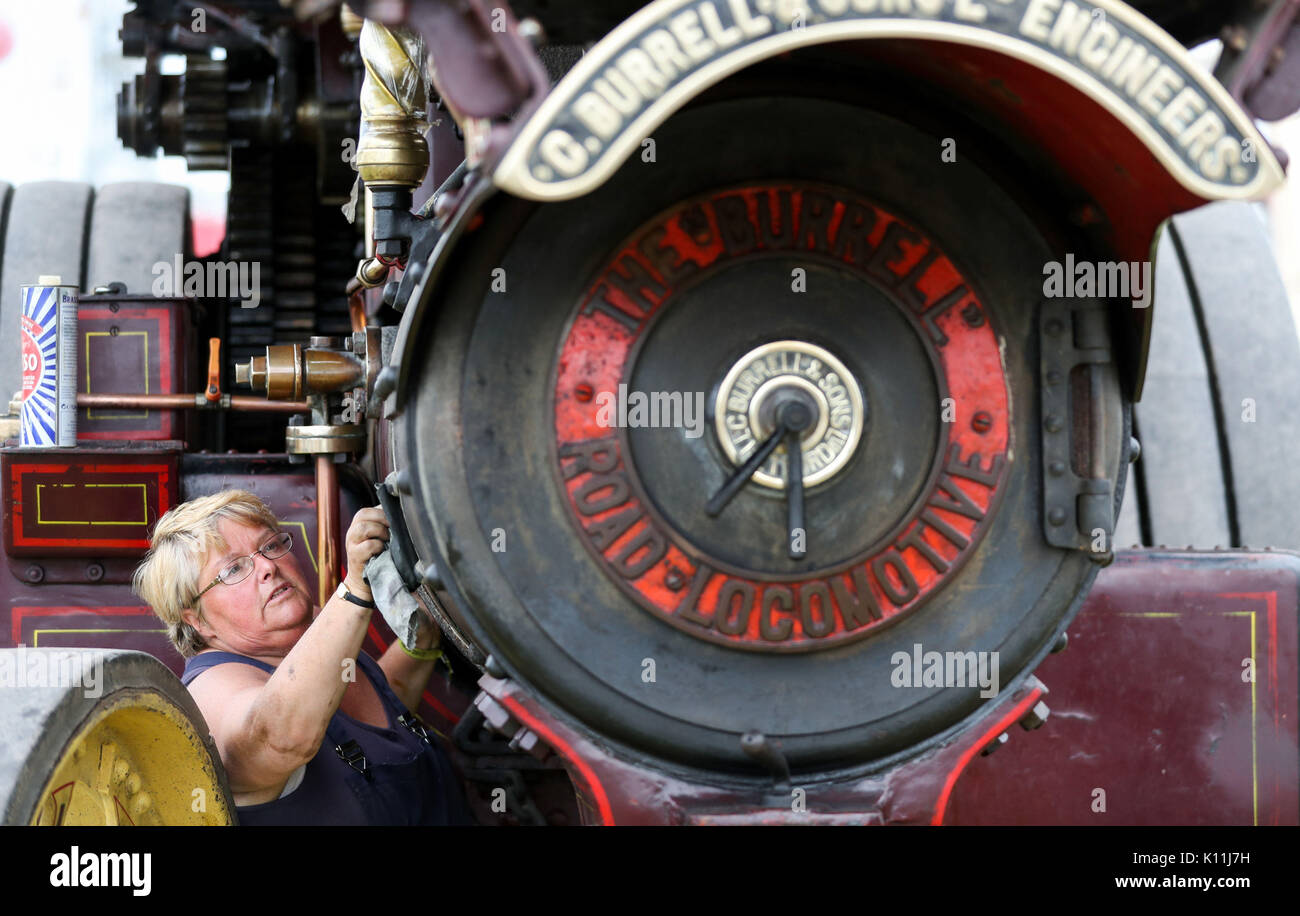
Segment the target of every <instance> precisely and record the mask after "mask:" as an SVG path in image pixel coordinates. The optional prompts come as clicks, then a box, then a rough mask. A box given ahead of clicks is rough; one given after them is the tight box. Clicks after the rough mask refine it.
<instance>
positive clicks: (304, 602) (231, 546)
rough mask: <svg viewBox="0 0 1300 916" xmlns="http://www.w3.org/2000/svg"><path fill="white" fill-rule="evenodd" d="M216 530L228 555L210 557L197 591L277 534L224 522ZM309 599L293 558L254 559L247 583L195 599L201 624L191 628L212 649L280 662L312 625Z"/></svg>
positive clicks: (218, 553) (196, 621)
mask: <svg viewBox="0 0 1300 916" xmlns="http://www.w3.org/2000/svg"><path fill="white" fill-rule="evenodd" d="M217 530H218V531H219V532H221V536H222V537H223V538H224V539H225V541H226V549H225V550H224V551H214V552H212V553H210V554H209V555H208V557H207V559H206V560H205V561H204V563H203V568H202V570H201V571H200V575H199V589H200V590H202V589H203V588H206V587H207V585H208V584H209V583H211V582H212V580H213V579H215V578H216V577H217V574H218V573H219V572H221V570H222V569H224V568H225V567H226V565H227V564H229V563H230V561H231V560H234V559H236V558H238V557H242V556H247V555H249V554H253V552H254V551H255V550H257V549H258V548H259V547H262V546H263V545H265V544H266V542H267V541H268V540H270V538H271V537H272V536H273V535H274V534H275V532H274V531H271V530H270V529H268V528H262V527H252V526H249V525H243V524H239V523H238V522H232V521H229V520H227V519H222V520H221V521H220V522H218V523H217ZM310 595H311V592H310V591H309V588H308V585H307V582H306V580H305V579H304V578H303V575H302V570H301V569H299V568H298V561H297V560H296V559H295V558H294V556H293V554H292V553H287V554H285V555H284V556H282V557H278V558H276V559H274V560H268V559H267V558H266V557H264V556H262V555H261V554H253V571H252V572H251V573H249V575H248V578H246V579H244V580H243V581H242V582H236V583H235V584H234V585H226V584H225V583H224V582H223V583H219V584H218V585H216V586H214V587H213V588H212V589H211V590H210V591H208V592H207V593H206V594H205V595H204V596H203V597H202V598H200V599H199V602H198V603H199V604H200V605H201V606H202V608H203V616H202V618H197V619H192V620H191V622H192V623H194V625H195V626H196V627H197V628H198V631H199V633H201V634H202V635H203V637H204V639H206V640H207V642H208V645H209V646H211V647H213V648H215V649H221V650H223V651H227V652H237V653H239V654H240V655H252V656H259V655H262V656H273V657H279V658H283V657H284V656H285V655H286V654H288V652H289V650H290V649H292V648H293V646H294V643H296V642H297V641H298V638H299V637H300V636H302V634H303V633H304V632H305V631H306V630H307V627H308V626H309V625H310V624H311V621H312V610H313V607H314V604H313V602H312V600H311V597H310ZM189 613H192V612H189ZM189 613H187V617H188V616H189Z"/></svg>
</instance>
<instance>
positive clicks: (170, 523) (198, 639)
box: [131, 490, 279, 658]
mask: <svg viewBox="0 0 1300 916" xmlns="http://www.w3.org/2000/svg"><path fill="white" fill-rule="evenodd" d="M223 519H225V520H228V521H232V522H237V523H239V524H242V525H252V526H256V527H262V526H265V527H267V528H270V529H271V530H272V531H276V530H279V522H278V521H277V520H276V517H275V513H274V512H272V511H271V509H270V508H269V507H268V506H267V505H266V503H264V502H262V500H261V499H260V498H258V497H257V496H255V495H253V494H252V493H250V492H248V491H247V490H223V491H222V492H220V493H214V494H212V495H211V496H201V497H199V498H198V499H191V500H190V501H189V502H184V503H181V504H180V505H179V506H175V507H174V508H172V509H170V510H168V511H167V512H166V513H165V514H164V515H163V517H162V518H160V519H158V524H157V525H155V526H154V530H153V539H152V541H151V542H150V547H149V552H148V553H147V554H145V557H144V560H143V561H142V562H141V563H140V566H139V567H138V568H137V569H136V571H135V577H134V578H133V579H132V581H131V588H132V590H133V591H134V592H135V593H136V594H137V595H139V596H140V597H141V598H143V599H144V601H145V603H146V604H148V605H149V607H151V608H153V612H154V613H155V614H157V615H158V619H159V620H161V621H162V622H163V623H165V624H166V625H167V638H168V639H170V640H171V642H172V645H173V646H175V647H176V651H177V652H179V653H180V654H181V655H182V656H184V657H185V658H190V657H191V656H193V655H194V654H195V653H196V652H198V651H199V650H200V649H205V648H207V645H208V644H207V642H206V641H205V640H204V639H203V637H202V636H201V635H200V634H199V631H198V630H197V629H195V628H194V627H193V626H191V625H190V624H189V623H187V622H186V621H185V620H184V619H183V618H182V617H181V614H182V612H184V611H186V610H190V609H193V610H195V611H197V612H198V614H199V615H200V616H202V614H203V611H202V609H201V608H199V607H198V602H197V601H196V600H195V595H196V594H197V593H198V592H199V591H200V590H201V589H202V587H203V584H206V583H203V584H200V583H199V581H198V579H199V574H200V573H201V572H202V570H203V562H204V560H206V559H207V557H208V554H209V552H210V551H212V550H225V549H226V547H227V545H226V539H225V538H223V537H222V536H221V532H220V531H218V530H217V525H218V524H219V523H220V522H221V521H222V520H223Z"/></svg>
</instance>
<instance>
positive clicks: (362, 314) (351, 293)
mask: <svg viewBox="0 0 1300 916" xmlns="http://www.w3.org/2000/svg"><path fill="white" fill-rule="evenodd" d="M353 279H354V280H355V279H356V278H355V277H353ZM348 317H349V318H350V319H351V320H352V333H354V334H355V333H356V332H357V331H364V330H365V329H366V294H365V292H364V291H363V290H362V288H361V284H360V283H358V284H357V288H356V289H355V290H354V289H352V284H351V283H348Z"/></svg>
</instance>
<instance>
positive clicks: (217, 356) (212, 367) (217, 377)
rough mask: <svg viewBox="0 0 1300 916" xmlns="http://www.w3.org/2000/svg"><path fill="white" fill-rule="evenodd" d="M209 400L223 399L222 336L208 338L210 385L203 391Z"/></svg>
mask: <svg viewBox="0 0 1300 916" xmlns="http://www.w3.org/2000/svg"><path fill="white" fill-rule="evenodd" d="M203 395H204V397H206V398H207V399H208V400H209V401H220V400H221V338H220V337H209V338H208V387H207V388H206V389H205V390H204V392H203Z"/></svg>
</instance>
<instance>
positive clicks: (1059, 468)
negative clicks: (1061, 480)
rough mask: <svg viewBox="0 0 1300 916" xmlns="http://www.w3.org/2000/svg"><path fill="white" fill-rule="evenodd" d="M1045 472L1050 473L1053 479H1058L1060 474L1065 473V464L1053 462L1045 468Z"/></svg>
mask: <svg viewBox="0 0 1300 916" xmlns="http://www.w3.org/2000/svg"><path fill="white" fill-rule="evenodd" d="M1047 470H1048V471H1049V472H1050V473H1051V475H1052V476H1053V477H1060V476H1061V475H1062V474H1064V473H1065V462H1064V461H1053V462H1052V463H1051V464H1049V465H1048V466H1047Z"/></svg>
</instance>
